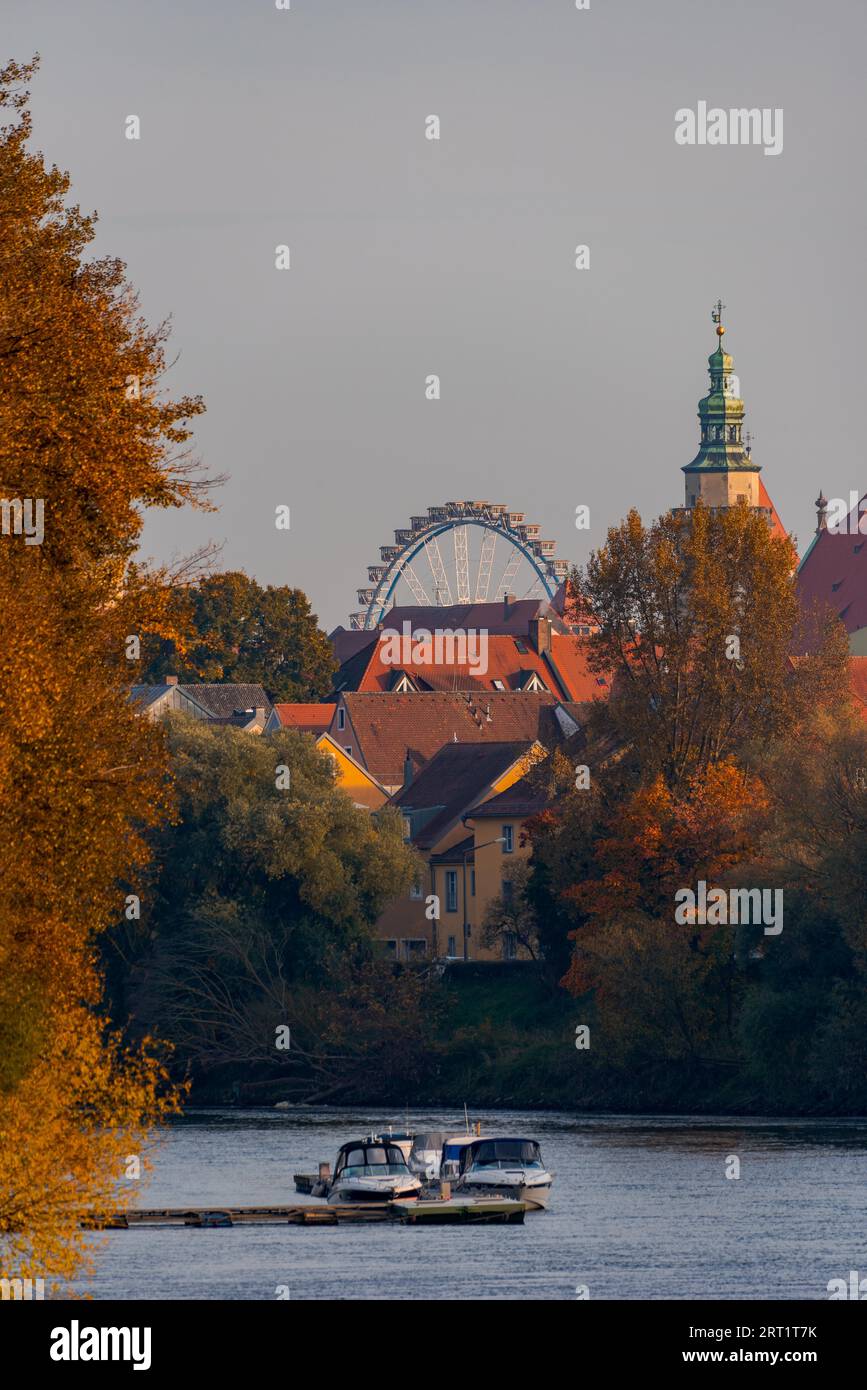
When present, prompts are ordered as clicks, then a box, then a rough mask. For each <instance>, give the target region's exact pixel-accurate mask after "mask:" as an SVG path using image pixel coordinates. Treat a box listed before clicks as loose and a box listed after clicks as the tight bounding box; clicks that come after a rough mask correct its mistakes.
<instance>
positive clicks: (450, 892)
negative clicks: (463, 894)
mask: <svg viewBox="0 0 867 1390" xmlns="http://www.w3.org/2000/svg"><path fill="white" fill-rule="evenodd" d="M457 910H458V871H457V869H446V912H457Z"/></svg>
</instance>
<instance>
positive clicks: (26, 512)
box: [0, 497, 45, 545]
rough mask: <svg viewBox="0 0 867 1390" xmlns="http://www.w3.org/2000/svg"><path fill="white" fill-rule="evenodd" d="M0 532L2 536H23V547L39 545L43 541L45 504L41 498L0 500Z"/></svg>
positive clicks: (6, 498)
mask: <svg viewBox="0 0 867 1390" xmlns="http://www.w3.org/2000/svg"><path fill="white" fill-rule="evenodd" d="M0 531H2V533H3V535H4V536H23V537H24V544H25V545H41V544H42V542H43V540H44V539H45V503H44V501H43V500H42V498H41V497H37V498H36V500H35V501H34V500H33V498H32V497H24V498H21V497H2V498H0Z"/></svg>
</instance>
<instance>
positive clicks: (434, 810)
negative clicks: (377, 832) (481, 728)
mask: <svg viewBox="0 0 867 1390" xmlns="http://www.w3.org/2000/svg"><path fill="white" fill-rule="evenodd" d="M543 755H544V749H543V747H542V745H541V744H540V743H538V742H536V741H535V740H533V741H529V740H525V741H521V742H508V743H493V742H491V743H447V744H445V745H444V746H443V747H442V748H441V749H440V750H439V752H438V753H437V754H436V755H435V756H434V757H433V758H432V759H431V760H430V762H429V763H427V764H426V765H425V766H424V768H422V770H421V772H420V773H419V774H418V775H417V776H416V777H414V778H413V780H412V781H411V782H409V783H408V784H407V785H406V786H404V787H403V788H402V789H401V791H400V792H398V793H397V795H395V796H393V797H392V798H391V800H390V802H389V805H390V806H394V807H396V808H397V809H398V810H399V811H400V812H401V814H402V815H403V817H404V820H405V822H406V831H407V840H408V841H409V842H410V843H411V844H412V845H413V847H414V848H415V849H416V850H417V851H418V855H419V878H418V881H417V883H416V885H415V886H414V887H413V888H412V889H411V890H410V892H409V894H408V895H407V896H406V897H405V898H398V899H396V900H395V901H394V902H392V903H390V904H389V906H388V907H387V908H386V909H385V911H384V912H383V914H382V916H381V917H380V919H379V922H378V923H377V931H376V934H377V937H378V938H379V940H380V941H381V942H382V943H383V948H384V950H385V952H386V954H388V955H390V956H393V957H394V958H396V959H400V960H424V959H426V958H427V959H431V958H433V959H442V958H448V959H460V960H497V959H500V958H501V955H502V951H501V950H500V949H498V948H497V947H486V946H485V945H484V944H483V942H482V940H481V936H480V933H479V927H480V925H481V923H482V921H483V918H484V914H485V911H486V909H487V905H488V903H489V901H490V898H491V896H495V894H491V893H490V892H489V887H490V885H493V884H496V893H497V894H498V893H499V892H500V885H501V883H502V881H503V875H502V873H499V874H496V873H494V870H493V867H492V865H493V862H494V861H493V859H491V860H490V861H489V859H488V858H487V857H486V858H484V859H481V858H480V861H479V862H480V865H481V869H482V876H481V879H480V877H479V873H478V869H477V865H476V862H475V855H476V853H477V852H478V854H479V855H480V856H483V855H486V854H487V851H489V850H491V851H494V852H495V853H498V854H499V855H500V857H501V858H502V859H503V860H505V861H507V862H508V863H512V862H514V856H516V855H521V854H525V853H526V852H527V851H526V850H525V849H523V848H522V847H521V845H520V836H519V835H518V834H517V833H515V832H514V824H513V821H514V818H512V819H511V820H509V821H506V820H505V819H504V822H503V827H509V828H507V829H504V828H503V827H497V826H495V825H493V826H492V823H491V822H490V820H488V819H485V820H484V824H485V825H486V826H487V827H488V829H489V830H491V831H492V833H491V834H490V835H489V836H488V838H489V839H490V840H491V841H493V842H495V843H493V844H488V843H486V840H485V835H484V834H477V833H476V832H475V831H474V830H473V829H470V832H469V833H468V827H471V826H472V823H473V817H474V816H476V815H478V814H479V812H480V810H481V807H482V803H487V802H489V801H490V800H491V798H495V797H497V796H499V795H500V794H502V793H505V792H507V791H508V789H509V788H510V787H512V786H513V785H514V784H515V783H517V782H520V780H521V779H522V778H523V777H524V776H525V774H526V772H527V771H528V769H529V768H530V766H531V765H532V764H533V762H535V761H536V759H537V758H539V757H541V756H543ZM482 823H483V822H482V821H481V820H480V821H479V824H480V825H481V824H482ZM514 823H515V824H516V823H517V822H514ZM509 829H511V831H512V833H509Z"/></svg>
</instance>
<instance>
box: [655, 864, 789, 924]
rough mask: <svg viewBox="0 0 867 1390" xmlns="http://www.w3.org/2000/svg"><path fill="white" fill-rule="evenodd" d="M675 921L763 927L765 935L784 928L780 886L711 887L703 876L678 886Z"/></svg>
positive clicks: (679, 922)
mask: <svg viewBox="0 0 867 1390" xmlns="http://www.w3.org/2000/svg"><path fill="white" fill-rule="evenodd" d="M674 901H675V902H676V903H677V904H678V906H677V907H676V908H675V912H674V920H675V922H677V923H678V924H679V925H680V926H687V925H691V926H702V927H703V926H711V927H712V926H727V925H728V926H739V925H741V926H764V929H765V936H779V934H780V932H781V931H782V930H783V890H782V888H711V890H710V892H708V887H707V884H706V882H705V881H704V879H703V878H700V879H699V881H698V883H697V884H696V891H695V892H693V890H692V888H678V890H677V892H676V893H675V895H674Z"/></svg>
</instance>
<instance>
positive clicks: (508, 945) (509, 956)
mask: <svg viewBox="0 0 867 1390" xmlns="http://www.w3.org/2000/svg"><path fill="white" fill-rule="evenodd" d="M505 886H506V885H505V884H503V887H504V888H505ZM517 954H518V938H517V937H516V935H515V933H514V932H513V931H507V932H503V960H514V959H515V957H516V956H517Z"/></svg>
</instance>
